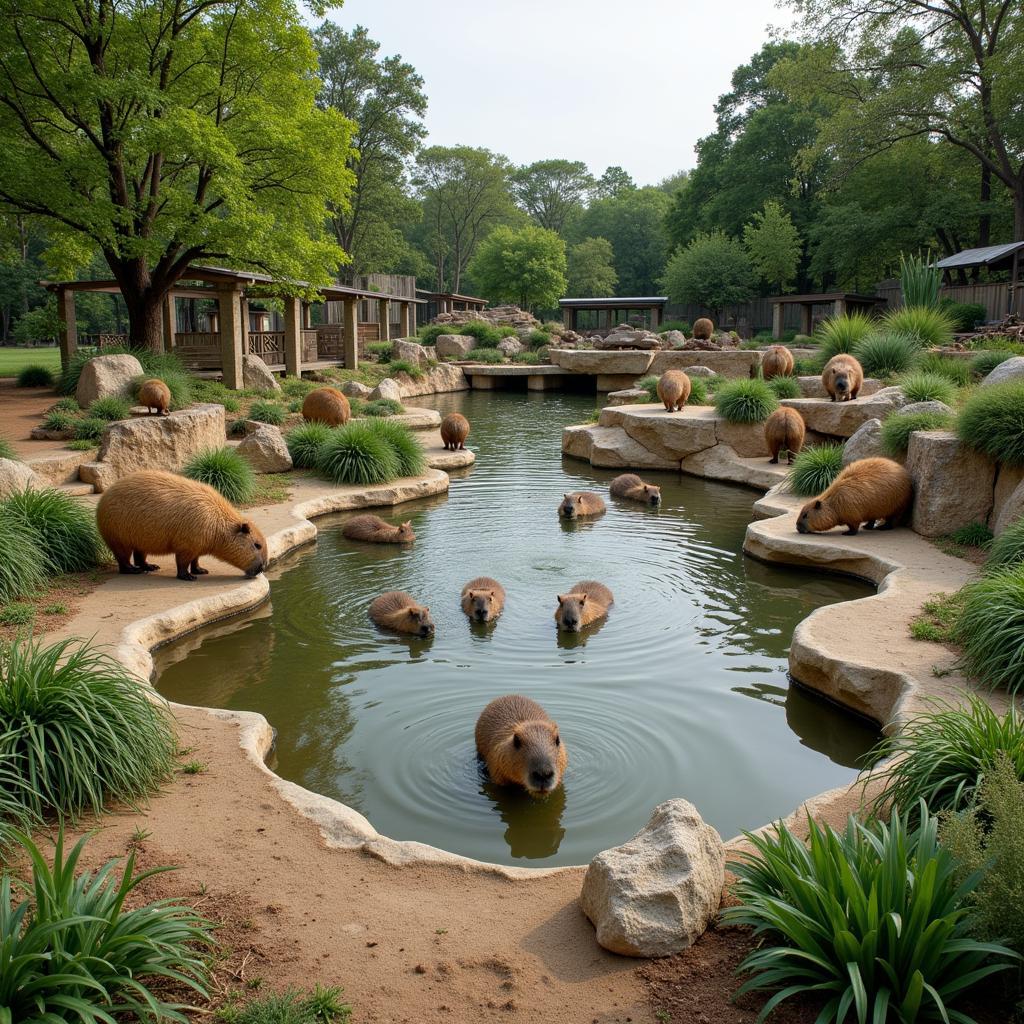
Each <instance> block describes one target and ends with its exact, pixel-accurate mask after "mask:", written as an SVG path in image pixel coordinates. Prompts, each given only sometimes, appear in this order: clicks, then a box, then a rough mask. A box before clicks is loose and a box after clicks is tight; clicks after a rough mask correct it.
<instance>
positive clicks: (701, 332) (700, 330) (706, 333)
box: [693, 316, 715, 341]
mask: <svg viewBox="0 0 1024 1024" xmlns="http://www.w3.org/2000/svg"><path fill="white" fill-rule="evenodd" d="M714 333H715V325H714V324H713V323H712V322H711V321H710V320H709V319H708V318H707V317H706V316H702V317H701V318H700V319H699V320H694V322H693V336H694V337H695V338H700V339H701V340H703V341H707V339H708V338H710V337H711V335H712V334H714Z"/></svg>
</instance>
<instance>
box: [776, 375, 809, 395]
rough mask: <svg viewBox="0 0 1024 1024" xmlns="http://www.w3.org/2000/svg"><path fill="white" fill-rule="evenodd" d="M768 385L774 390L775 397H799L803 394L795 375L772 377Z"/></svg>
mask: <svg viewBox="0 0 1024 1024" xmlns="http://www.w3.org/2000/svg"><path fill="white" fill-rule="evenodd" d="M768 387H770V388H771V389H772V391H774V392H775V397H776V398H799V397H800V396H801V395H802V394H803V392H802V391H801V390H800V382H799V381H798V380H797V379H796V378H795V377H772V379H771V380H770V381H768Z"/></svg>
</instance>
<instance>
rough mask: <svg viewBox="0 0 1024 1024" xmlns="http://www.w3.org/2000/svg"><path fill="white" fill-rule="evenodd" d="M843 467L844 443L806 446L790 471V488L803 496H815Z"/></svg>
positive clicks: (794, 492)
mask: <svg viewBox="0 0 1024 1024" xmlns="http://www.w3.org/2000/svg"><path fill="white" fill-rule="evenodd" d="M842 469H843V445H842V443H837V444H822V445H819V446H818V447H817V448H805V449H804V450H803V451H802V452H799V453H798V454H797V456H796V458H795V459H794V460H793V468H792V469H790V471H789V489H790V490H791V491H792V492H793V494H796V495H797V496H799V497H801V498H813V497H814V496H815V495H818V494H821V492H822V491H824V490H825V489H826V488H827V487H828V486H829V484H831V483H832V481H833V480H835V478H836V477H837V476H839V474H840V473H841V472H842Z"/></svg>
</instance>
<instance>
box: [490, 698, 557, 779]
mask: <svg viewBox="0 0 1024 1024" xmlns="http://www.w3.org/2000/svg"><path fill="white" fill-rule="evenodd" d="M476 749H477V753H478V754H479V755H480V757H481V758H482V759H483V760H484V761H485V762H486V763H487V772H488V774H489V775H490V777H491V781H492V782H493V783H495V784H496V785H498V786H522V787H523V788H524V789H525V790H526V791H527V792H528V793H530V795H531V796H544V795H545V794H547V793H550V792H551V791H552V790H553V789H557V788H558V787H559V786H560V785H561V783H562V775H563V774H564V773H565V766H566V763H567V762H568V760H569V756H568V754H567V753H566V750H565V744H564V743H563V742H562V739H561V737H560V736H559V735H558V726H557V725H556V724H555V723H554V722H552V721H551V718H550V717H549V715H548V713H547V712H546V711H545V710H544V709H543V708H542V707H541V706H540V705H539V704H538V703H537V702H536V701H532V700H530V698H529V697H523V696H520V695H519V694H518V693H510V694H508V695H507V696H505V697H498V698H496V699H495V700H492V701H491V703H490V704H488V705H487V707H485V708H484V709H483V711H481V712H480V717H479V718H478V719H477V721H476Z"/></svg>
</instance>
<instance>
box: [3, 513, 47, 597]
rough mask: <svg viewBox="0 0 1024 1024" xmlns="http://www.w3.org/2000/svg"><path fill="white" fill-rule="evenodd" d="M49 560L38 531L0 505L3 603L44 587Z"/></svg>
mask: <svg viewBox="0 0 1024 1024" xmlns="http://www.w3.org/2000/svg"><path fill="white" fill-rule="evenodd" d="M45 580H46V560H45V558H44V557H43V553H42V552H41V551H40V550H39V546H38V545H37V544H36V538H35V534H34V533H33V532H32V531H31V530H29V529H28V528H27V527H26V526H25V524H24V523H22V522H21V520H20V519H19V518H17V516H16V515H14V514H12V513H10V512H7V511H5V510H4V508H3V506H2V505H0V604H6V603H7V602H8V601H13V600H14V599H15V598H18V597H21V595H22V594H25V593H28V592H29V591H32V590H35V589H37V588H38V587H40V586H42V585H43V583H44V582H45Z"/></svg>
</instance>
